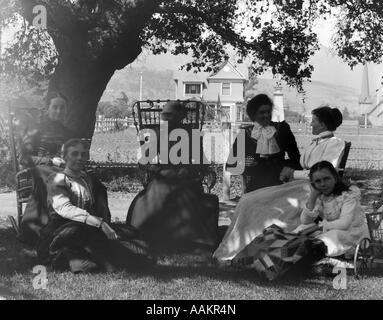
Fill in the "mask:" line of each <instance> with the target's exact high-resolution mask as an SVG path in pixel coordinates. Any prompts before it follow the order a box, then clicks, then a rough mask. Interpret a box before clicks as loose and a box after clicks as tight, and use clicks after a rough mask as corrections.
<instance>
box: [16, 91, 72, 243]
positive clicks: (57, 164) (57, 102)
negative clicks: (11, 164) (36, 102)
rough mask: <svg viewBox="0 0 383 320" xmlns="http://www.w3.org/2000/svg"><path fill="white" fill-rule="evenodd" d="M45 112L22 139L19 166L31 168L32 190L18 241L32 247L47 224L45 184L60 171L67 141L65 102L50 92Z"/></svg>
mask: <svg viewBox="0 0 383 320" xmlns="http://www.w3.org/2000/svg"><path fill="white" fill-rule="evenodd" d="M47 104H48V111H47V114H46V116H45V117H44V118H43V119H42V120H41V122H40V123H39V126H38V128H27V129H26V130H25V133H24V134H23V138H22V140H23V141H22V144H21V145H22V148H21V159H20V164H21V165H22V166H23V167H24V168H33V170H32V174H33V179H34V190H33V193H32V195H31V197H30V199H29V201H28V204H27V206H26V208H25V211H24V214H23V217H22V220H21V225H20V233H21V238H22V240H23V241H25V242H26V243H29V244H31V245H35V244H36V242H37V241H38V239H39V235H40V230H41V228H42V227H43V226H44V225H45V224H46V223H47V222H48V212H47V206H46V196H47V193H46V180H47V178H48V176H49V175H50V174H51V173H53V172H60V171H62V167H63V165H64V164H65V161H64V160H63V159H61V147H62V145H63V144H64V142H65V141H67V140H68V139H69V138H70V133H69V130H67V129H66V128H65V126H64V125H63V123H64V120H65V115H66V109H67V100H66V98H65V97H64V96H62V95H61V94H60V93H57V92H53V93H51V94H50V95H49V97H48V99H47Z"/></svg>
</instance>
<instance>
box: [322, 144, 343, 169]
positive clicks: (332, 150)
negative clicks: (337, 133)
mask: <svg viewBox="0 0 383 320" xmlns="http://www.w3.org/2000/svg"><path fill="white" fill-rule="evenodd" d="M344 148H345V143H344V141H343V140H341V139H336V138H333V139H329V141H328V143H327V144H326V148H325V150H324V152H323V156H322V159H320V160H321V161H328V162H331V164H332V165H333V166H334V167H335V168H338V166H339V163H340V160H341V158H342V155H343V153H344Z"/></svg>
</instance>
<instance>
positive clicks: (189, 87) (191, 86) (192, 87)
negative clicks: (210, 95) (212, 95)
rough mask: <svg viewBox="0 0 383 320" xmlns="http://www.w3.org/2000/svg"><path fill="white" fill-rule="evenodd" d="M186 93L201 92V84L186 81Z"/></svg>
mask: <svg viewBox="0 0 383 320" xmlns="http://www.w3.org/2000/svg"><path fill="white" fill-rule="evenodd" d="M185 94H201V84H200V83H185Z"/></svg>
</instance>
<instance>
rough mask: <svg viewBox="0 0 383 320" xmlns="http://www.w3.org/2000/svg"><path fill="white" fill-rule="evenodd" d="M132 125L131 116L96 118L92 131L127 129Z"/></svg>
mask: <svg viewBox="0 0 383 320" xmlns="http://www.w3.org/2000/svg"><path fill="white" fill-rule="evenodd" d="M132 126H134V120H133V119H132V118H128V117H126V118H102V117H100V118H98V119H97V120H96V124H95V128H94V132H95V133H100V132H111V131H121V130H126V129H129V128H130V127H132Z"/></svg>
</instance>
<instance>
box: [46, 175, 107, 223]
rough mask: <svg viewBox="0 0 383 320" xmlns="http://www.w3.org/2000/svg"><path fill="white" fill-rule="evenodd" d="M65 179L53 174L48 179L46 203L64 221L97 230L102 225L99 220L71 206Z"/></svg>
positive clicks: (62, 176) (63, 176)
mask: <svg viewBox="0 0 383 320" xmlns="http://www.w3.org/2000/svg"><path fill="white" fill-rule="evenodd" d="M65 179H66V178H65V175H64V174H62V173H57V174H53V175H51V176H50V177H49V178H48V185H47V189H48V203H49V204H50V205H51V206H52V208H53V210H54V211H55V212H56V213H57V214H58V215H60V216H61V217H63V218H65V219H69V220H72V221H77V222H81V223H85V224H87V225H90V226H93V227H96V228H99V227H100V226H101V223H102V219H101V218H98V217H95V216H92V215H91V214H89V213H88V212H87V211H86V210H83V209H81V208H79V207H77V206H75V205H73V204H72V202H71V199H70V192H69V190H68V186H67V184H66V182H65Z"/></svg>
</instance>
